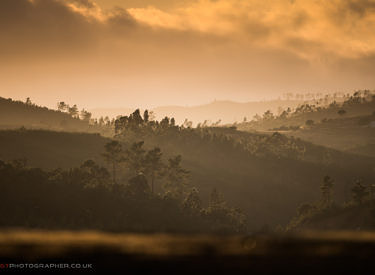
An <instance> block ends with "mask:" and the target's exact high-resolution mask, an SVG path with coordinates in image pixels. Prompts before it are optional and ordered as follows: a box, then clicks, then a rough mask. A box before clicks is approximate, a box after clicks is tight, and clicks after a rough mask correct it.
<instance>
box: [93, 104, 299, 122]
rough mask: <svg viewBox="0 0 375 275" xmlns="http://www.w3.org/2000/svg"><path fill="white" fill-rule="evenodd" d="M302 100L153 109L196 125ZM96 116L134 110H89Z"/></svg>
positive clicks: (238, 118)
mask: <svg viewBox="0 0 375 275" xmlns="http://www.w3.org/2000/svg"><path fill="white" fill-rule="evenodd" d="M302 102H303V101H302V100H281V99H275V100H268V101H250V102H234V101H229V100H220V101H216V100H215V101H213V102H211V103H208V104H203V105H197V106H177V105H171V106H161V107H156V108H153V109H151V110H152V111H153V112H154V114H155V116H156V119H158V120H160V119H162V118H163V117H165V116H168V117H171V116H172V117H174V118H175V119H176V122H177V123H182V122H183V121H184V120H185V119H188V120H190V121H193V123H194V125H196V124H198V123H200V122H204V121H205V120H207V121H210V122H211V123H214V122H217V121H219V120H221V122H222V123H234V122H236V121H237V122H242V121H243V120H244V118H245V117H246V118H247V120H250V119H251V118H252V117H253V116H254V115H255V114H263V113H264V112H265V111H267V110H271V111H272V112H277V110H278V108H279V107H282V108H287V107H291V108H293V107H296V106H298V105H299V104H301V103H302ZM89 111H90V112H92V114H93V116H94V117H100V116H103V117H105V116H109V117H110V118H112V117H116V116H118V115H129V114H130V113H132V112H133V111H134V109H132V108H125V107H124V108H94V109H91V110H89Z"/></svg>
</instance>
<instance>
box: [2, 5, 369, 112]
mask: <svg viewBox="0 0 375 275" xmlns="http://www.w3.org/2000/svg"><path fill="white" fill-rule="evenodd" d="M374 76H375V0H330V1H327V0H262V1H260V0H196V1H188V0H150V1H147V0H96V1H95V0H0V96H3V97H12V98H15V99H25V98H26V97H28V96H29V97H31V99H32V100H33V101H35V102H37V103H38V104H43V105H47V106H55V103H56V102H57V101H60V100H63V101H66V102H68V103H70V104H73V103H76V104H78V105H79V106H81V107H87V108H93V107H101V106H103V107H110V106H129V107H136V106H140V107H153V106H158V105H169V104H177V105H193V104H200V103H206V102H209V101H212V100H214V99H232V100H236V101H248V100H254V99H263V98H270V97H277V96H278V95H280V94H282V93H284V92H290V91H291V92H310V91H320V92H327V91H349V90H352V89H362V88H369V89H374V88H375V77H374Z"/></svg>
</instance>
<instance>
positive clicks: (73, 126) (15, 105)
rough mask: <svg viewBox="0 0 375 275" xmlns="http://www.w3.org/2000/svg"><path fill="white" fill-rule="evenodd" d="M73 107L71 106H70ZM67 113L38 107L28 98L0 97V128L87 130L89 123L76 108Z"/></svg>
mask: <svg viewBox="0 0 375 275" xmlns="http://www.w3.org/2000/svg"><path fill="white" fill-rule="evenodd" d="M72 108H73V107H72ZM72 111H73V112H74V114H73V116H72V114H69V113H67V112H61V111H56V110H51V109H48V108H47V107H40V106H37V105H35V104H33V103H31V101H30V100H28V101H26V102H21V101H14V100H12V99H5V98H2V97H0V129H15V128H20V127H25V128H34V129H51V130H65V131H87V130H88V129H89V123H88V121H87V120H82V119H80V118H79V116H78V114H79V113H78V109H76V107H74V108H73V109H72Z"/></svg>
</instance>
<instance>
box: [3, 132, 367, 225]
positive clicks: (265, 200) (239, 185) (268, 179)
mask: <svg viewBox="0 0 375 275" xmlns="http://www.w3.org/2000/svg"><path fill="white" fill-rule="evenodd" d="M208 131H212V132H207V131H206V130H204V129H203V130H202V131H201V130H193V129H191V130H184V131H182V132H179V131H176V130H175V128H171V129H170V130H168V131H166V132H164V134H160V135H155V136H145V137H144V140H145V142H146V143H145V146H146V148H152V147H153V146H155V145H157V146H160V147H161V149H162V151H163V152H164V155H163V158H167V157H169V156H174V155H176V154H181V155H182V157H183V162H182V164H183V167H184V168H186V169H188V170H189V171H190V172H191V176H190V184H191V185H192V186H196V187H198V189H199V191H200V193H201V198H202V199H203V203H205V204H207V201H208V194H209V192H211V190H212V188H214V187H215V188H217V189H219V190H220V191H221V192H222V193H223V194H225V198H226V199H227V200H228V202H229V203H231V204H232V205H234V206H236V207H240V208H241V209H243V211H244V212H245V213H246V214H247V216H248V220H249V224H250V226H251V227H252V228H259V227H261V226H263V225H264V224H271V225H276V224H279V223H280V224H284V223H285V222H287V221H288V220H289V219H290V217H291V216H293V214H294V212H295V209H296V207H297V206H298V205H299V204H300V203H302V202H305V201H309V200H312V199H315V198H317V197H318V196H319V192H318V190H317V186H319V184H320V182H321V179H322V178H323V177H324V176H325V175H326V174H329V175H331V176H332V177H334V178H335V179H336V180H337V182H338V184H337V185H338V191H337V193H336V196H337V198H338V199H339V200H340V199H342V198H343V194H344V189H345V186H344V183H345V181H346V180H347V179H352V178H355V177H358V176H361V177H363V178H364V179H366V181H372V180H374V175H373V172H372V169H373V165H372V164H373V163H374V162H373V161H372V159H369V158H365V157H359V156H354V155H349V154H345V153H341V152H337V151H335V150H329V149H326V148H324V147H320V146H315V145H312V144H310V143H306V142H303V141H300V140H294V139H290V138H287V137H285V136H273V137H268V136H266V135H259V134H250V133H242V132H238V131H236V130H234V129H229V128H212V129H208ZM107 141H108V140H107V139H105V138H102V137H101V136H99V135H94V134H79V133H62V132H50V131H36V130H34V131H28V130H14V131H1V132H0V146H1V147H0V158H1V159H3V160H12V159H15V158H23V157H25V158H27V160H28V164H29V165H30V166H32V167H41V168H48V169H52V168H58V167H62V168H69V167H75V166H78V165H80V164H81V163H82V162H83V161H85V160H87V159H93V160H95V161H96V162H98V163H101V164H103V165H106V163H105V162H104V159H102V157H101V153H103V151H104V144H105V143H106V142H107ZM239 141H241V142H239ZM236 144H237V145H236ZM250 145H251V146H250ZM124 146H127V145H126V143H125V144H124ZM254 148H257V150H255V151H254V150H253V149H254ZM267 148H268V149H267ZM301 148H305V149H303V151H304V153H302V154H301V152H300V149H301Z"/></svg>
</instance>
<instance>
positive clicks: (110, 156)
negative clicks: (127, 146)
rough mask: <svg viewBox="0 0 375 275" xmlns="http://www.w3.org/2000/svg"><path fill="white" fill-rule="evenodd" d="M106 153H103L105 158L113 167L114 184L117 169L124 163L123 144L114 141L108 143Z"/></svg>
mask: <svg viewBox="0 0 375 275" xmlns="http://www.w3.org/2000/svg"><path fill="white" fill-rule="evenodd" d="M104 148H105V153H103V154H102V155H103V157H104V158H105V159H106V161H107V162H108V163H110V164H111V165H112V178H113V183H116V169H117V166H118V164H119V163H120V162H122V161H124V157H123V152H122V146H121V144H120V143H119V142H118V141H116V140H113V141H111V142H108V143H107V144H106V145H105V146H104Z"/></svg>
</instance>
